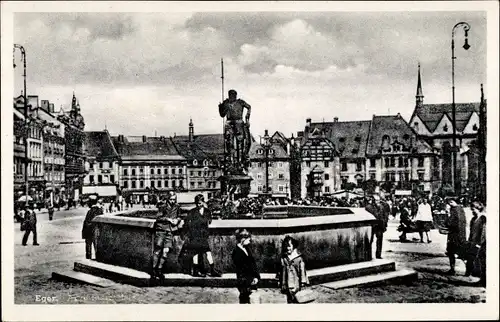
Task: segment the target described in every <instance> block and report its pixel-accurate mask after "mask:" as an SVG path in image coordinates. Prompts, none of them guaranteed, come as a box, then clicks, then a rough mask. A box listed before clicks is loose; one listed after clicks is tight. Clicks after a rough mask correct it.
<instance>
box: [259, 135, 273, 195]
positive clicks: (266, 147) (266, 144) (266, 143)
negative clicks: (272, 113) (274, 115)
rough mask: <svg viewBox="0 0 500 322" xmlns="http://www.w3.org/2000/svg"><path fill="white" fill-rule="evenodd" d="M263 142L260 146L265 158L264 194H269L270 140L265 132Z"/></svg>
mask: <svg viewBox="0 0 500 322" xmlns="http://www.w3.org/2000/svg"><path fill="white" fill-rule="evenodd" d="M263 139H264V141H263V142H261V143H260V144H261V145H262V147H263V148H264V155H265V158H266V190H265V193H266V194H268V193H269V149H270V148H271V139H270V137H269V133H268V132H267V130H265V131H264V138H263Z"/></svg>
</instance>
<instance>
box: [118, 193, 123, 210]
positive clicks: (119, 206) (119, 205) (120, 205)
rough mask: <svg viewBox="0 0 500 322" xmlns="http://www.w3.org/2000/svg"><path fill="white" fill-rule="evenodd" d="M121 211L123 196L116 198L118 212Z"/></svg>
mask: <svg viewBox="0 0 500 322" xmlns="http://www.w3.org/2000/svg"><path fill="white" fill-rule="evenodd" d="M122 210H123V196H122V195H119V196H118V211H122Z"/></svg>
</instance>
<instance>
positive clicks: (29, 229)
mask: <svg viewBox="0 0 500 322" xmlns="http://www.w3.org/2000/svg"><path fill="white" fill-rule="evenodd" d="M36 223H37V219H36V213H35V204H34V203H29V204H28V206H27V208H26V209H25V212H24V219H23V222H22V223H21V225H22V228H23V229H24V236H23V242H22V244H23V246H26V245H27V243H28V237H29V235H30V233H33V246H38V245H40V244H38V241H37V237H38V236H37V232H36Z"/></svg>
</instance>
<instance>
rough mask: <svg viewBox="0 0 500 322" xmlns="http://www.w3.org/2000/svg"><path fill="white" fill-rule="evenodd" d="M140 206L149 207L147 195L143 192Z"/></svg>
mask: <svg viewBox="0 0 500 322" xmlns="http://www.w3.org/2000/svg"><path fill="white" fill-rule="evenodd" d="M142 207H143V208H149V196H148V195H147V194H145V195H144V198H143V199H142Z"/></svg>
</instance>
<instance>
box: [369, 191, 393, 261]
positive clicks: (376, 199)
mask: <svg viewBox="0 0 500 322" xmlns="http://www.w3.org/2000/svg"><path fill="white" fill-rule="evenodd" d="M365 209H366V211H368V212H369V213H371V214H372V215H373V216H375V219H376V221H375V223H374V225H373V226H372V236H371V239H370V243H373V240H374V238H376V239H377V241H376V250H375V257H376V258H378V259H381V258H382V241H383V238H384V232H385V231H386V230H387V221H388V216H389V213H388V212H386V211H385V209H384V206H383V205H382V204H381V203H380V196H379V195H374V196H373V198H372V199H371V200H370V202H369V203H368V205H367V206H366V208H365Z"/></svg>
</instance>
